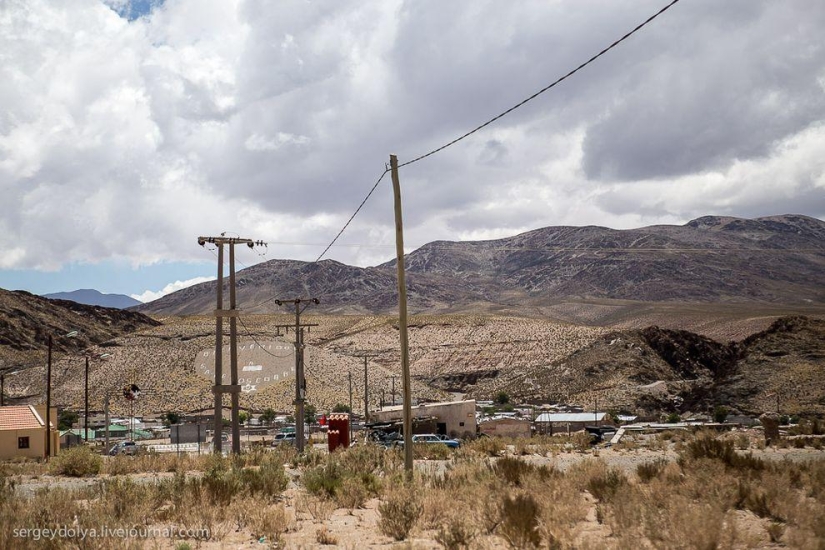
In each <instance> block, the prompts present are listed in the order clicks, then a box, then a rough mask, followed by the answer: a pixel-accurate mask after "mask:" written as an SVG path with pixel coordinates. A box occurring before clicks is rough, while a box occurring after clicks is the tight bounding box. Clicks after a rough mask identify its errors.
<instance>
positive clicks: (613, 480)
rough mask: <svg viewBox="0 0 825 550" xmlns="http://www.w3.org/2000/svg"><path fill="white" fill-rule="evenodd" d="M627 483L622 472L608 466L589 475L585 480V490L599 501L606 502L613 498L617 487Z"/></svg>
mask: <svg viewBox="0 0 825 550" xmlns="http://www.w3.org/2000/svg"><path fill="white" fill-rule="evenodd" d="M626 483H627V478H625V477H624V474H622V473H621V472H619V471H618V470H615V469H613V468H609V469H607V470H601V471H599V472H597V473H595V475H593V476H591V477H590V479H589V480H588V482H587V490H588V491H589V492H590V494H591V495H593V497H594V498H596V499H598V500H599V501H600V502H607V501H609V500H611V499H612V498H613V496H614V495H615V494H616V491H618V490H619V487H621V486H622V485H625V484H626Z"/></svg>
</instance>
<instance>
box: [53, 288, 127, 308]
mask: <svg viewBox="0 0 825 550" xmlns="http://www.w3.org/2000/svg"><path fill="white" fill-rule="evenodd" d="M43 297H44V298H49V299H54V300H71V301H72V302H77V303H78V304H85V305H87V306H101V307H114V308H118V309H126V308H129V307H133V306H137V305H140V304H141V302H140V301H138V300H135V299H134V298H132V297H130V296H126V295H125V294H103V293H101V292H99V291H97V290H93V289H88V288H87V289H81V290H73V291H72V292H55V293H53V294H44V295H43Z"/></svg>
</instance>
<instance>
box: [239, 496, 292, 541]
mask: <svg viewBox="0 0 825 550" xmlns="http://www.w3.org/2000/svg"><path fill="white" fill-rule="evenodd" d="M248 525H249V529H250V530H251V531H252V534H253V536H254V537H255V538H261V537H266V540H268V541H270V542H272V543H276V544H277V543H279V541H281V537H282V535H283V534H284V533H286V532H288V531H289V530H290V529H291V528H293V527H294V522H293V521H292V520H291V519H290V516H289V514H288V513H287V511H286V508H284V505H283V504H275V505H267V506H261V505H260V503H259V504H258V506H252V507H251V508H250V514H249V517H248ZM277 547H283V544H279V545H278V546H277Z"/></svg>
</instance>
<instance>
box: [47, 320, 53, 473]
mask: <svg viewBox="0 0 825 550" xmlns="http://www.w3.org/2000/svg"><path fill="white" fill-rule="evenodd" d="M51 456H52V335H51V334H49V356H48V362H47V363H46V460H47V461H48V460H49V458H51Z"/></svg>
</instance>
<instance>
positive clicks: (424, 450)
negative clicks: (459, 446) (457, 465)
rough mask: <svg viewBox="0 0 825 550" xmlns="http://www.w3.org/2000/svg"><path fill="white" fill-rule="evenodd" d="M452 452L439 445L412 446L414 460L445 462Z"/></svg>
mask: <svg viewBox="0 0 825 550" xmlns="http://www.w3.org/2000/svg"><path fill="white" fill-rule="evenodd" d="M452 452H453V450H452V449H450V448H449V447H447V446H446V445H442V444H440V443H415V444H413V458H415V459H416V460H447V459H448V458H450V456H451V455H452Z"/></svg>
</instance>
